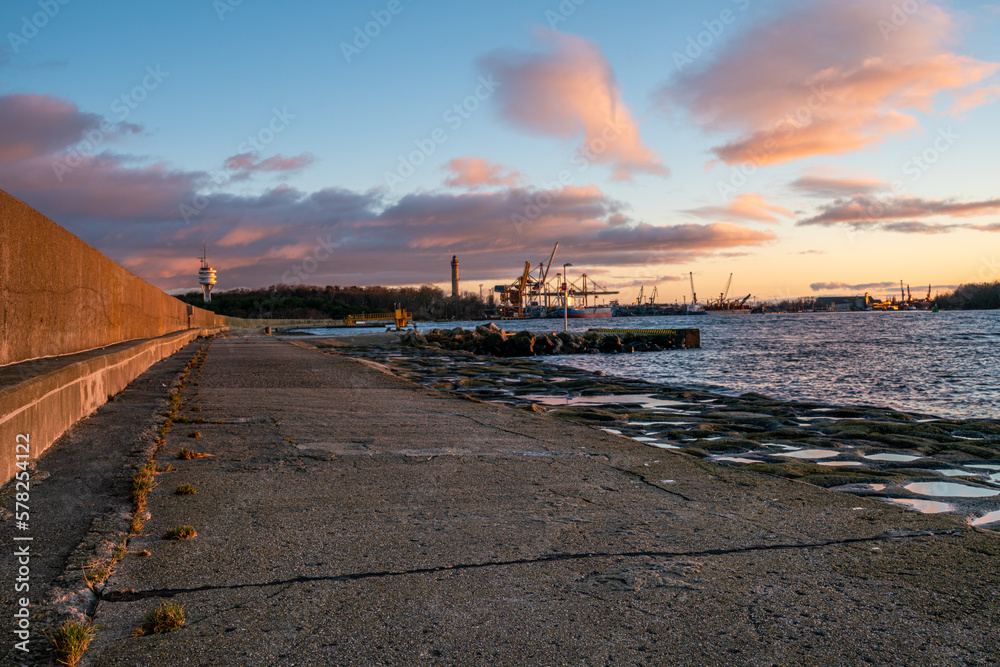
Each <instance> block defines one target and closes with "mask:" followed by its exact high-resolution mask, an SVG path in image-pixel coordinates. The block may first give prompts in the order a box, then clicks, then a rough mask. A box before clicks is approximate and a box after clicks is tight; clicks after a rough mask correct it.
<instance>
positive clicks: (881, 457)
mask: <svg viewBox="0 0 1000 667" xmlns="http://www.w3.org/2000/svg"><path fill="white" fill-rule="evenodd" d="M864 456H865V458H866V459H869V460H871V461H896V462H899V463H907V462H909V461H916V460H917V459H922V458H924V457H922V456H913V455H912V454H865V455H864Z"/></svg>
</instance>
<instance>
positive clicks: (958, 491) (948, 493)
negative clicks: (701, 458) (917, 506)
mask: <svg viewBox="0 0 1000 667" xmlns="http://www.w3.org/2000/svg"><path fill="white" fill-rule="evenodd" d="M903 488H904V489H906V490H907V491H912V492H913V493H919V494H920V495H922V496H934V497H936V498H989V497H990V496H998V495H1000V491H994V490H993V489H984V488H981V487H978V486H969V485H967V484H958V483H956V482H913V483H912V484H907V485H906V486H904V487H903Z"/></svg>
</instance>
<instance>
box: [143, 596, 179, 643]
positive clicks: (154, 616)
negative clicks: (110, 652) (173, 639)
mask: <svg viewBox="0 0 1000 667" xmlns="http://www.w3.org/2000/svg"><path fill="white" fill-rule="evenodd" d="M142 620H143V623H142V628H140V629H139V631H138V632H136V634H137V635H152V634H162V633H164V632H173V631H174V630H177V629H179V628H182V627H184V610H183V609H181V606H180V605H179V604H177V603H176V602H161V603H160V606H159V607H157V608H156V609H153V610H151V611H150V612H149V613H147V614H146V616H145V617H144V618H143V619H142Z"/></svg>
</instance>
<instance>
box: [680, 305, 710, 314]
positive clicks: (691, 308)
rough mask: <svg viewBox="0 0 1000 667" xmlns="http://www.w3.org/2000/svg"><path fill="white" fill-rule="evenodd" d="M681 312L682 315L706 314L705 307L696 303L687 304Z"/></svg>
mask: <svg viewBox="0 0 1000 667" xmlns="http://www.w3.org/2000/svg"><path fill="white" fill-rule="evenodd" d="M681 314H682V315H704V314H705V309H704V308H702V307H701V306H699V305H698V304H696V303H689V304H687V305H685V306H684V310H683V311H682V313H681Z"/></svg>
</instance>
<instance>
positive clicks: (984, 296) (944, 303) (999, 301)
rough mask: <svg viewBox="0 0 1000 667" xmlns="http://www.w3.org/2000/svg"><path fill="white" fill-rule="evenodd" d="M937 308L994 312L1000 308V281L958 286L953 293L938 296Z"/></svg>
mask: <svg viewBox="0 0 1000 667" xmlns="http://www.w3.org/2000/svg"><path fill="white" fill-rule="evenodd" d="M935 301H936V302H937V305H938V308H942V309H946V310H994V309H996V308H1000V280H994V281H993V282H991V283H971V284H968V285H959V286H958V288H957V289H955V291H954V292H948V293H946V294H941V295H938V297H937V298H936V299H935Z"/></svg>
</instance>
